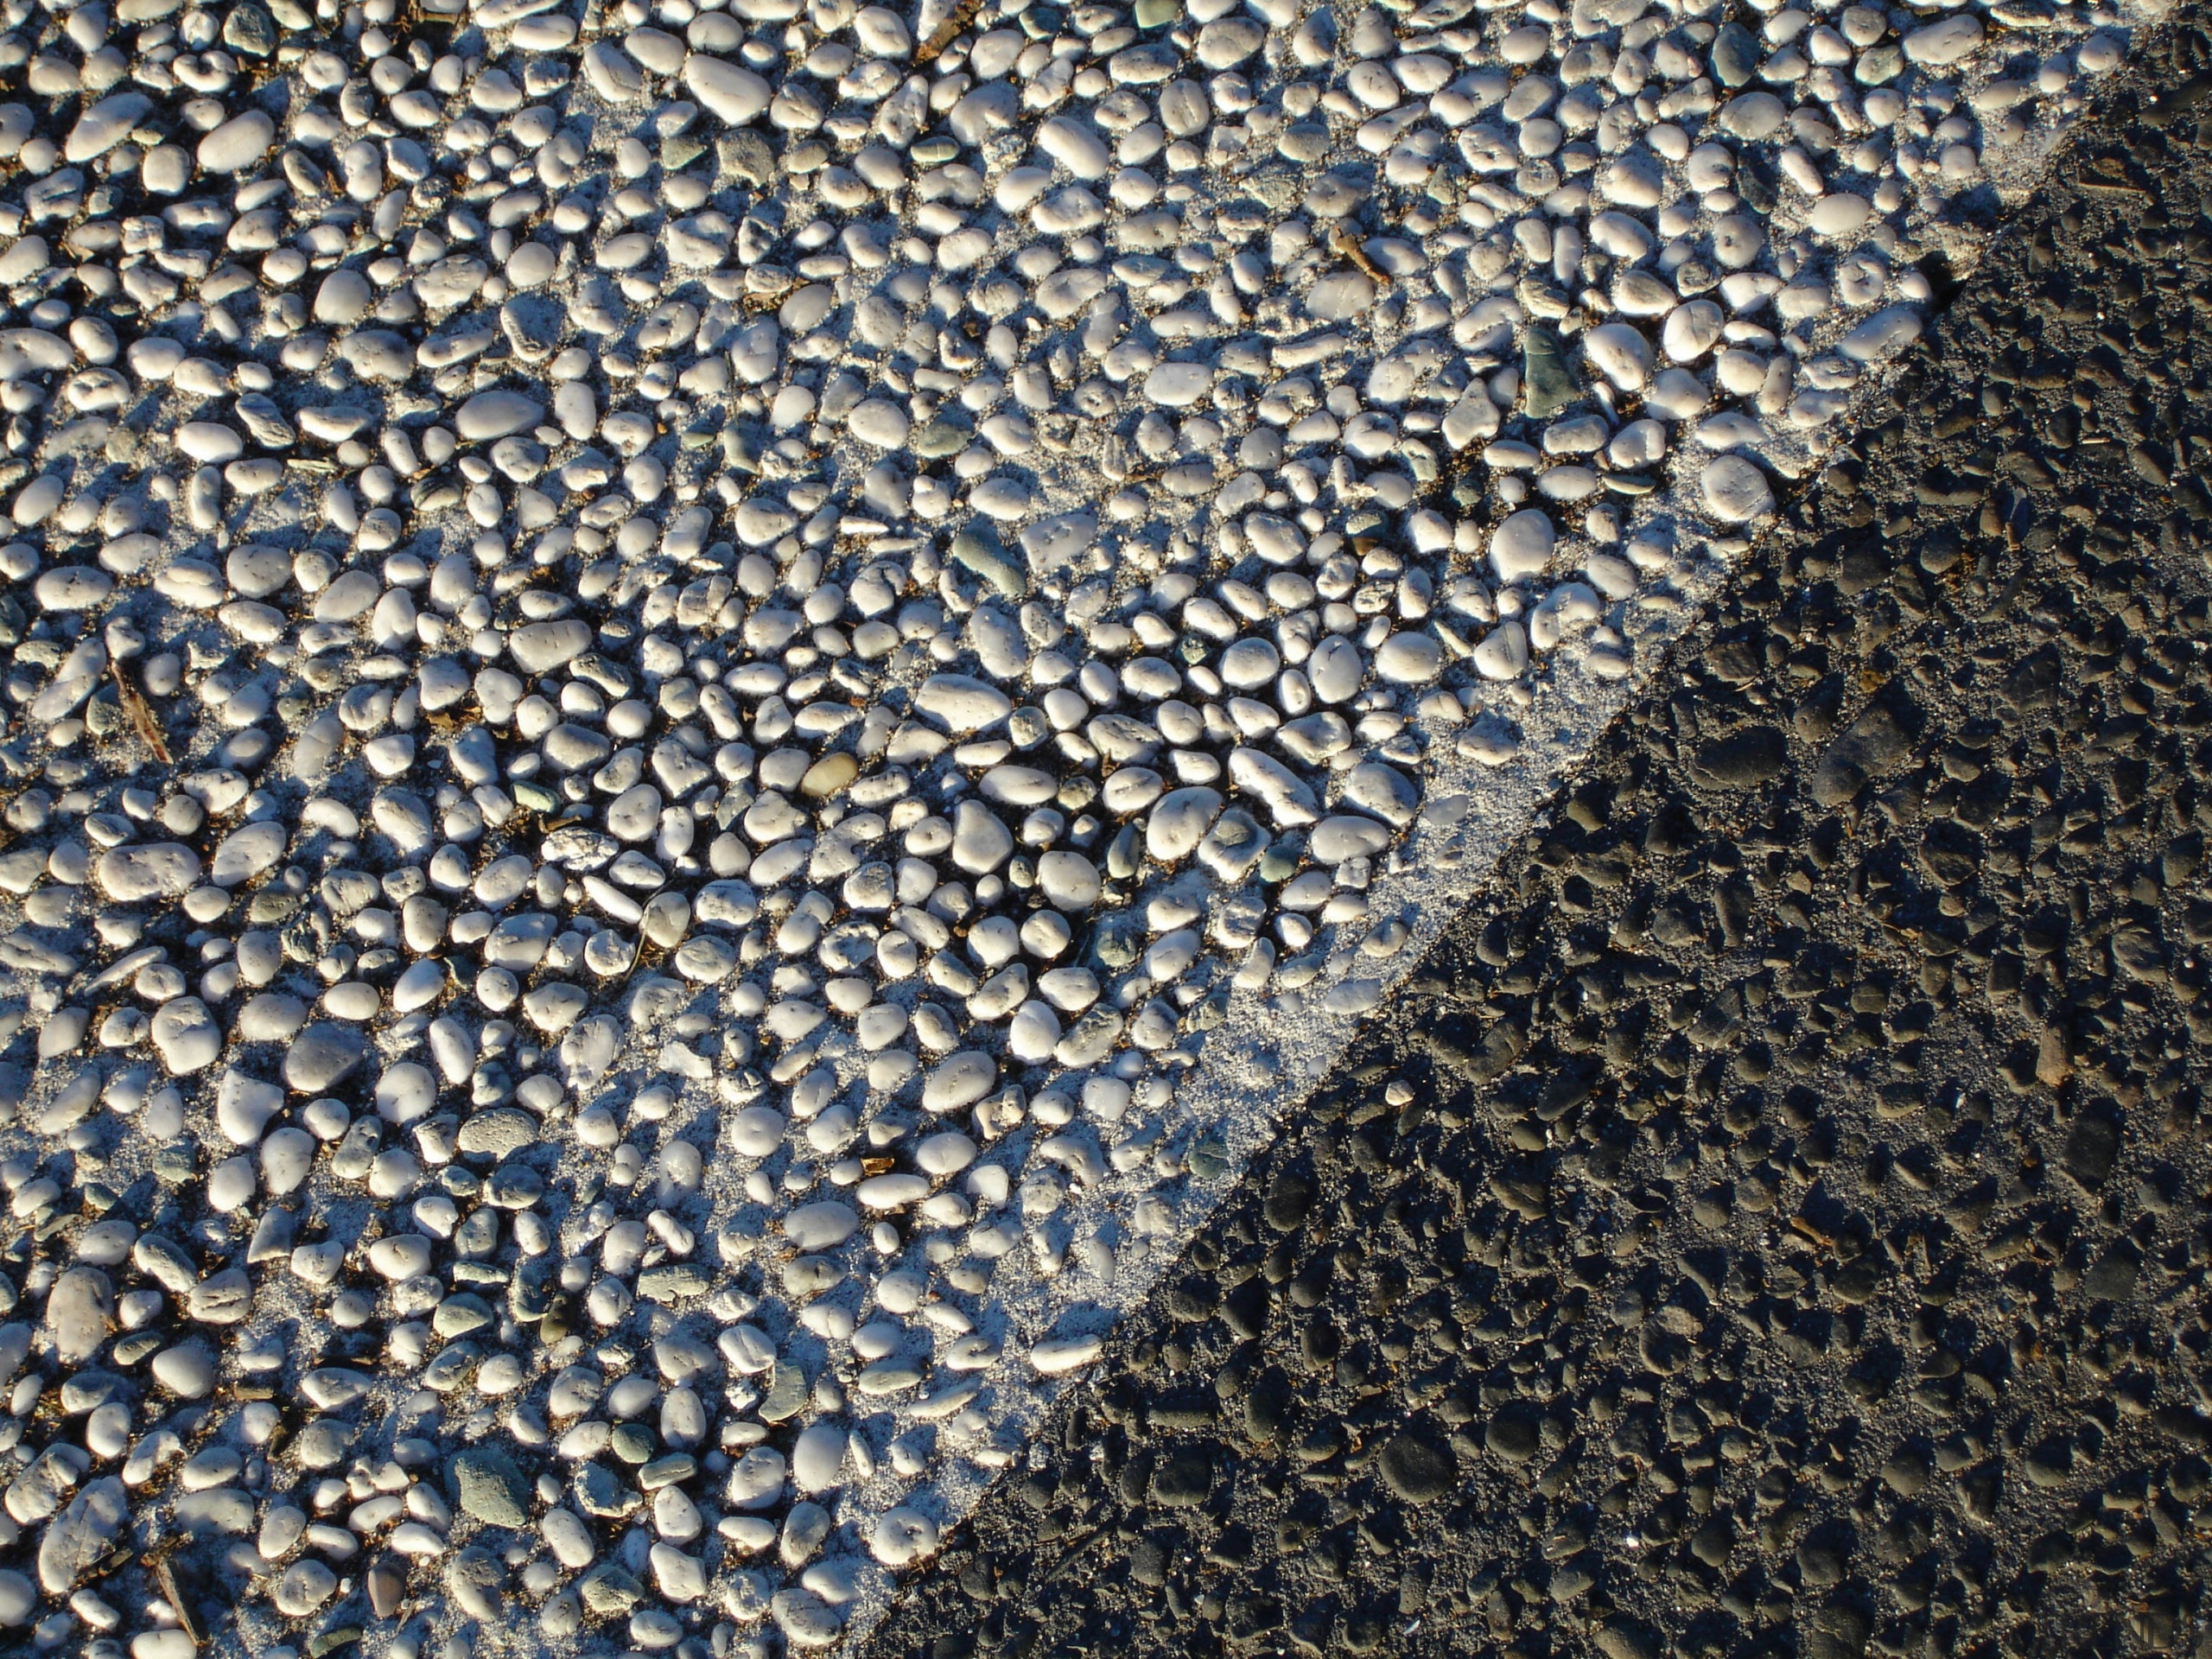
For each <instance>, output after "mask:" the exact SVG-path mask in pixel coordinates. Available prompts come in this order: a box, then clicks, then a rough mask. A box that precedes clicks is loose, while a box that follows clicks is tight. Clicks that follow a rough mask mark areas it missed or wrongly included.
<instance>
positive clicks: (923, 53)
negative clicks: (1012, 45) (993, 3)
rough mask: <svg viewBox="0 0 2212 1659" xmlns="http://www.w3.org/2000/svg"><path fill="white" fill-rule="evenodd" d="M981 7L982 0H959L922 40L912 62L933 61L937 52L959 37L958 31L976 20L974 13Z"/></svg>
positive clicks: (918, 64)
mask: <svg viewBox="0 0 2212 1659" xmlns="http://www.w3.org/2000/svg"><path fill="white" fill-rule="evenodd" d="M982 9H983V0H960V3H959V4H958V5H957V6H955V7H953V9H952V11H951V15H950V16H947V17H946V18H945V20H944V22H941V23H939V24H938V26H937V27H936V28H935V29H931V31H930V37H929V39H927V40H926V41H923V42H922V49H921V50H920V51H918V52H917V53H915V54H914V62H915V65H916V66H917V67H919V66H920V65H922V64H925V63H929V62H931V61H933V60H935V59H936V57H937V56H938V54H939V53H941V52H943V51H944V48H946V47H948V46H950V45H951V44H952V43H953V41H957V40H958V39H959V38H960V31H961V30H962V29H965V28H967V27H968V25H969V24H970V23H972V22H975V21H976V13H977V12H979V11H981V10H982Z"/></svg>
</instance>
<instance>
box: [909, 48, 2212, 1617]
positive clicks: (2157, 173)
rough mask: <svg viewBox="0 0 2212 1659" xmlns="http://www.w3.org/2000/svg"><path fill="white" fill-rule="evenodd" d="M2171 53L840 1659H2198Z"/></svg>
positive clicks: (2205, 913) (2208, 906) (2188, 557)
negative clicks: (1393, 1003)
mask: <svg viewBox="0 0 2212 1659" xmlns="http://www.w3.org/2000/svg"><path fill="white" fill-rule="evenodd" d="M2207 56H2208V52H2207V41H2206V37H2205V35H2204V34H2203V32H2202V24H2201V22H2199V21H2198V16H2197V14H2196V13H2194V12H2191V13H2185V14H2183V16H2182V17H2181V19H2180V21H2179V22H2177V26H2176V27H2175V28H2174V29H2172V30H2171V32H2170V33H2169V35H2167V36H2166V37H2165V38H2164V39H2163V40H2159V41H2153V42H2152V46H2151V49H2150V51H2149V52H2148V53H2147V54H2146V55H2145V57H2144V59H2143V60H2141V61H2140V62H2139V64H2138V65H2136V66H2135V67H2133V68H2132V69H2131V70H2130V71H2129V72H2128V73H2127V74H2126V76H2125V77H2123V78H2122V79H2121V82H2120V85H2119V86H2116V87H2115V88H2114V89H2113V92H2112V94H2111V95H2110V96H2109V97H2108V98H2107V101H2106V104H2105V105H2104V107H2103V109H2102V111H2101V113H2100V114H2099V115H2098V117H2097V118H2096V119H2095V120H2094V121H2093V122H2092V123H2090V124H2088V125H2087V126H2085V128H2084V129H2083V130H2082V131H2081V133H2080V134H2078V135H2077V137H2076V139H2075V142H2074V143H2073V145H2072V146H2071V149H2070V150H2069V153H2068V155H2067V156H2065V157H2064V158H2063V160H2062V164H2061V166H2060V168H2059V173H2058V176H2057V177H2056V179H2055V181H2054V185H2053V188H2051V189H2050V191H2049V192H2048V193H2047V194H2046V195H2045V196H2044V199H2043V200H2040V201H2039V202H2038V203H2037V205H2036V206H2035V207H2033V208H2032V209H2031V210H2030V211H2029V212H2028V213H2025V214H2024V216H2023V217H2022V218H2021V219H2019V220H2018V223H2017V224H2016V225H2015V226H2013V228H2012V230H2011V231H2010V232H2008V233H2007V234H2006V236H2005V238H2004V239H2003V240H2002V242H2001V243H2000V244H1999V246H1998V247H1997V249H1996V250H1995V251H1993V255H1992V257H1991V258H1990V259H1989V261H1988V263H1987V264H1986V266H1985V267H1984V269H1983V270H1982V272H1981V273H1980V276H1979V277H1977V278H1976V279H1975V280H1974V282H1973V283H1972V284H1971V285H1970V286H1969V287H1967V289H1966V290H1965V291H1964V292H1963V293H1962V294H1961V295H1960V296H1958V297H1957V299H1956V301H1955V303H1954V305H1953V306H1952V308H1951V309H1950V311H1949V313H1948V316H1947V318H1946V320H1945V321H1944V322H1943V324H1942V327H1941V328H1940V329H1939V330H1938V331H1936V333H1935V334H1933V335H1932V336H1931V338H1930V339H1929V341H1927V342H1926V344H1925V345H1924V346H1923V347H1922V348H1921V351H1920V353H1919V355H1918V358H1917V359H1916V362H1915V364H1914V365H1913V366H1912V367H1911V368H1910V370H1909V372H1908V373H1907V375H1906V376H1905V378H1904V379H1903V380H1902V381H1901V382H1900V383H1899V384H1898V385H1897V387H1896V389H1895V392H1894V396H1893V397H1892V399H1891V404H1890V405H1889V407H1888V408H1887V409H1886V410H1884V411H1882V412H1880V413H1879V414H1878V417H1877V419H1878V423H1877V424H1876V425H1874V426H1873V427H1872V429H1870V430H1868V431H1866V432H1865V433H1863V434H1862V435H1860V437H1859V439H1858V440H1857V441H1856V442H1854V444H1853V446H1852V447H1851V448H1850V449H1849V450H1847V451H1844V452H1840V453H1839V454H1838V456H1837V458H1836V460H1835V462H1834V465H1833V466H1832V467H1830V469H1829V470H1828V471H1827V473H1826V474H1824V475H1823V476H1822V477H1821V479H1820V480H1818V481H1817V483H1816V484H1815V485H1814V486H1811V487H1809V488H1808V490H1807V492H1806V493H1804V495H1803V496H1802V498H1801V499H1799V500H1798V501H1797V502H1796V503H1795V504H1793V505H1792V508H1791V512H1790V515H1789V517H1790V520H1791V522H1790V523H1789V524H1786V525H1784V526H1783V528H1782V529H1781V530H1780V531H1778V532H1777V534H1775V535H1773V536H1771V537H1769V538H1768V539H1767V540H1766V541H1765V542H1764V543H1763V544H1762V545H1761V546H1760V547H1759V548H1758V550H1756V551H1755V552H1754V553H1753V554H1752V555H1751V569H1749V570H1748V571H1747V572H1746V573H1745V580H1743V581H1741V582H1739V583H1738V585H1737V587H1736V588H1735V589H1734V590H1733V591H1732V594H1730V596H1729V597H1728V599H1727V600H1726V602H1725V603H1724V605H1723V606H1722V607H1721V608H1720V610H1719V612H1718V613H1715V614H1713V615H1712V616H1710V617H1709V618H1708V619H1707V621H1706V623H1705V624H1704V625H1703V626H1700V628H1699V629H1698V630H1697V631H1696V632H1694V634H1692V635H1691V636H1690V637H1689V638H1688V639H1687V640H1686V641H1685V642H1684V644H1683V645H1682V646H1681V648H1680V651H1679V652H1678V658H1677V662H1676V664H1675V672H1674V673H1673V674H1672V675H1670V676H1669V675H1662V677H1661V680H1660V682H1659V683H1660V687H1661V690H1659V691H1658V692H1657V693H1656V694H1655V695H1654V696H1652V697H1651V698H1650V699H1649V700H1648V701H1647V702H1645V703H1644V704H1643V706H1642V707H1640V708H1638V709H1636V710H1635V711H1634V713H1633V714H1632V715H1631V716H1630V720H1629V721H1628V722H1627V723H1626V724H1625V725H1624V727H1623V728H1621V729H1619V730H1618V732H1617V733H1616V734H1614V737H1613V740H1612V741H1611V742H1610V743H1609V744H1607V745H1605V746H1603V747H1601V751H1600V753H1601V756H1602V759H1601V760H1598V761H1595V762H1593V763H1592V766H1590V767H1589V769H1588V770H1587V771H1586V773H1585V775H1583V776H1581V777H1580V778H1579V779H1576V780H1574V781H1573V782H1572V783H1571V784H1570V785H1569V786H1568V787H1567V790H1566V791H1564V792H1563V794H1562V796H1561V798H1560V807H1559V810H1558V812H1557V815H1556V817H1554V819H1553V820H1552V822H1551V823H1549V825H1548V827H1547V828H1544V829H1540V830H1537V831H1535V832H1532V833H1531V835H1530V836H1529V837H1528V838H1527V840H1526V842H1525V843H1524V845H1523V848H1522V851H1521V853H1520V855H1518V856H1517V857H1516V858H1515V859H1513V860H1511V861H1509V864H1508V867H1507V868H1505V869H1503V870H1502V871H1501V873H1500V874H1499V875H1498V877H1497V880H1494V881H1493V882H1492V883H1491V886H1490V887H1488V888H1486V889H1485V890H1484V892H1483V893H1480V894H1479V895H1478V896H1477V898H1476V899H1475V900H1474V902H1473V903H1472V905H1471V908H1470V910H1469V912H1468V913H1467V915H1466V917H1465V921H1464V924H1463V925H1461V926H1460V927H1459V928H1458V929H1457V930H1456V931H1455V933H1454V934H1453V935H1452V937H1451V938H1448V939H1447V941H1446V944H1445V945H1444V946H1442V947H1441V948H1440V950H1438V951H1437V952H1436V953H1435V955H1434V957H1433V960H1432V961H1431V962H1430V963H1428V964H1427V966H1426V967H1425V969H1423V971H1422V972H1421V974H1420V975H1419V976H1417V978H1416V980H1415V986H1416V994H1415V995H1414V996H1413V997H1411V998H1409V999H1408V1001H1406V1003H1405V1004H1404V1005H1403V1006H1402V1007H1401V1008H1399V1009H1397V1010H1396V1011H1395V1014H1393V1016H1392V1017H1390V1018H1389V1019H1388V1020H1385V1021H1384V1022H1383V1024H1381V1025H1380V1026H1379V1027H1377V1028H1376V1030H1375V1031H1374V1032H1373V1033H1371V1035H1370V1037H1369V1039H1367V1040H1366V1041H1364V1042H1363V1044H1362V1045H1361V1046H1360V1047H1359V1048H1358V1049H1357V1052H1355V1054H1354V1055H1353V1056H1352V1058H1351V1059H1350V1060H1349V1061H1348V1062H1347V1065H1346V1066H1345V1068H1344V1071H1343V1072H1342V1073H1341V1074H1340V1075H1339V1076H1338V1077H1337V1078H1336V1079H1335V1081H1334V1083H1333V1084H1332V1086H1331V1087H1330V1088H1328V1089H1326V1090H1325V1091H1324V1092H1323V1094H1322V1096H1320V1097H1319V1099H1318V1100H1316V1101H1315V1102H1314V1103H1313V1105H1312V1107H1311V1108H1310V1109H1309V1110H1308V1111H1306V1113H1305V1114H1304V1115H1303V1117H1302V1121H1300V1122H1298V1123H1297V1124H1296V1125H1295V1126H1294V1128H1293V1129H1292V1130H1291V1132H1290V1133H1289V1134H1288V1135H1287V1136H1286V1138H1285V1139H1284V1141H1282V1143H1281V1146H1280V1147H1278V1148H1277V1149H1276V1151H1275V1152H1274V1154H1273V1155H1272V1156H1270V1157H1269V1158H1268V1160H1266V1161H1265V1162H1264V1163H1263V1165H1262V1166H1261V1167H1259V1168H1258V1169H1257V1170H1255V1174H1254V1177H1253V1179H1252V1180H1251V1182H1250V1184H1249V1189H1248V1191H1247V1192H1246V1194H1245V1195H1244V1197H1243V1198H1242V1199H1241V1201H1239V1202H1237V1203H1235V1204H1233V1205H1230V1206H1229V1207H1227V1208H1226V1209H1224V1211H1223V1212H1222V1213H1221V1215H1220V1216H1219V1217H1218V1218H1217V1223H1216V1224H1215V1225H1214V1226H1213V1228H1212V1229H1211V1231H1210V1233H1209V1234H1208V1235H1207V1236H1205V1237H1203V1238H1201V1239H1200V1240H1198V1242H1197V1243H1194V1245H1193V1246H1192V1249H1191V1251H1190V1254H1189V1256H1188V1258H1187V1261H1186V1262H1185V1268H1184V1270H1183V1271H1181V1272H1180V1273H1179V1274H1172V1275H1170V1277H1169V1279H1168V1280H1167V1281H1166V1287H1165V1288H1164V1290H1163V1292H1162V1294H1160V1296H1159V1297H1157V1298H1156V1299H1155V1301H1154V1306H1151V1307H1150V1308H1148V1309H1147V1310H1146V1312H1145V1313H1143V1315H1141V1317H1139V1318H1138V1319H1135V1320H1133V1321H1131V1322H1130V1323H1129V1325H1127V1326H1126V1327H1125V1328H1124V1330H1123V1332H1122V1335H1121V1337H1120V1338H1119V1339H1118V1341H1117V1344H1116V1347H1115V1349H1114V1350H1113V1351H1112V1352H1111V1353H1110V1355H1109V1361H1108V1363H1106V1364H1105V1365H1104V1366H1103V1367H1102V1368H1101V1371H1100V1374H1099V1375H1098V1376H1097V1377H1096V1379H1095V1381H1094V1382H1093V1383H1091V1384H1090V1386H1087V1387H1086V1388H1085V1389H1083V1390H1082V1391H1081V1392H1080V1394H1079V1395H1078V1397H1077V1398H1076V1399H1075V1400H1074V1401H1073V1402H1071V1405H1069V1406H1068V1407H1066V1408H1064V1409H1063V1411H1062V1413H1061V1414H1060V1417H1059V1420H1058V1422H1057V1424H1056V1426H1055V1427H1054V1430H1053V1432H1052V1433H1049V1434H1048V1435H1046V1437H1044V1438H1043V1439H1042V1440H1040V1441H1039V1444H1038V1446H1036V1448H1035V1450H1034V1451H1033V1454H1032V1456H1031V1459H1030V1462H1029V1466H1028V1468H1027V1471H1015V1472H1014V1475H1012V1476H1011V1477H1010V1478H1009V1480H1008V1482H1007V1489H1006V1490H1005V1493H1004V1498H1003V1501H1001V1502H996V1503H991V1504H988V1505H987V1507H986V1510H985V1512H984V1513H983V1515H982V1517H981V1519H980V1520H979V1521H978V1522H976V1523H974V1524H972V1525H971V1526H970V1527H969V1529H965V1530H963V1533H962V1534H960V1535H957V1537H956V1538H955V1539H953V1540H952V1541H951V1542H950V1547H949V1548H948V1550H947V1552H946V1554H945V1555H944V1558H943V1560H942V1561H941V1563H940V1565H939V1568H938V1571H937V1572H936V1573H933V1574H931V1575H929V1576H928V1577H926V1578H925V1579H924V1580H922V1581H921V1582H920V1583H918V1585H916V1586H914V1589H913V1592H912V1598H911V1599H910V1600H909V1602H908V1603H907V1604H906V1606H905V1607H904V1609H903V1611H902V1613H901V1614H900V1615H899V1616H898V1617H896V1618H893V1620H891V1621H889V1622H887V1624H886V1625H885V1626H884V1627H883V1628H882V1629H881V1630H880V1631H879V1633H878V1636H877V1638H876V1641H875V1644H874V1651H875V1652H877V1653H879V1654H881V1655H884V1656H892V1655H902V1656H903V1655H909V1654H918V1655H928V1656H931V1659H965V1656H969V1655H971V1654H988V1655H999V1654H1020V1653H1038V1654H1045V1653H1052V1654H1061V1653H1083V1654H1097V1655H1109V1654H1113V1655H1119V1654H1162V1653H1176V1654H1211V1653H1215V1652H1219V1651H1229V1652H1262V1653H1279V1654H1280V1653H1296V1654H1319V1653H1334V1652H1339V1651H1344V1652H1355V1653H1358V1652H1369V1651H1377V1650H1388V1651H1399V1652H1406V1653H1433V1654H1455V1655H1456V1654H1478V1653H1479V1654H1489V1653H1504V1654H1519V1655H1524V1656H1529V1659H1535V1656H1546V1655H1567V1654H1578V1653H1585V1652H1595V1653H1599V1654H1602V1655H1605V1656H1607V1659H1656V1656H1659V1655H1662V1654H1682V1655H1694V1656H1706V1655H1733V1654H1746V1653H1762V1652H1777V1653H1778V1652H1788V1651H1790V1650H1792V1649H1795V1650H1796V1652H1798V1653H1801V1654H1803V1655H1808V1656H1817V1659H1857V1656H1861V1655H1864V1654H1866V1653H1870V1652H1871V1653H1875V1654H1880V1655H1883V1656H1897V1655H1905V1654H1914V1655H1920V1654H1926V1655H1930V1656H1953V1655H1974V1656H1982V1655H2000V1654H2001V1655H2006V1656H2014V1655H2018V1656H2025V1655H2039V1654H2057V1653H2074V1654H2120V1653H2139V1652H2162V1651H2183V1652H2186V1651H2190V1650H2191V1649H2194V1650H2195V1651H2196V1652H2198V1653H2202V1652H2203V1651H2205V1649H2204V1648H2203V1646H2202V1642H2203V1640H2204V1637H2202V1635H2201V1634H2200V1633H2201V1632H2202V1630H2203V1629H2204V1618H2205V1616H2206V1613H2207V1611H2212V1610H2208V1609H2207V1608H2206V1607H2205V1606H2204V1605H2203V1599H2202V1598H2203V1587H2204V1574H2205V1567H2204V1563H2205V1560H2206V1552H2205V1535H2206V1528H2205V1522H2206V1519H2207V1517H2208V1516H2212V1470H2208V1466H2207V1463H2206V1459H2205V1455H2204V1453H2205V1448H2206V1446H2207V1443H2208V1441H2209V1440H2212V1416H2208V1415H2207V1411H2208V1407H2212V1399H2208V1393H2207V1390H2208V1387H2212V1370H2208V1368H2207V1364H2206V1357H2205V1350H2206V1344H2207V1336H2208V1331H2212V1300H2208V1297H2207V1294H2206V1267H2207V1264H2208V1262H2212V1228H2208V1215H2207V1210H2206V1201H2207V1191H2206V1189H2207V1185H2208V1181H2212V1160H2208V1159H2207V1156H2206V1149H2205V1128H2204V1124H2203V1122H2202V1118H2201V1117H2200V1116H2199V1113H2200V1110H2201V1109H2202V1097H2201V1084H2202V1077H2203V1072H2204V1047H2203V1045H2204V1044H2205V1043H2207V1042H2208V1041H2212V992H2208V982H2209V981H2212V962H2208V959H2207V956H2206V953H2205V945H2206V944H2207V943H2208V942H2212V903H2208V902H2207V901H2206V898H2205V891H2206V890H2205V887H2204V883H2203V880H2202V856H2203V839H2204V830H2205V829H2206V828H2207V826H2208V824H2212V788H2208V785H2207V782H2206V779H2205V778H2204V775H2203V774H2204V772H2205V769H2206V766H2207V763H2208V760H2212V755H2209V754H2208V753H2207V741H2206V734H2207V728H2208V725H2212V652H2208V643H2212V612H2208V604H2207V598H2206V589H2207V582H2206V561H2205V550H2206V548H2207V546H2208V545H2212V540H2209V539H2208V522H2207V521H2208V518H2212V506H2208V502H2207V498H2206V494H2205V489H2204V484H2203V476H2204V473H2205V471H2206V469H2207V466H2208V462H2212V411H2208V408H2207V403H2206V400H2207V398H2208V397H2209V396H2212V391H2209V390H2208V378H2212V330H2208V327H2207V320H2206V315H2205V313H2206V311H2207V309H2208V300H2209V299H2212V281H2208V278H2209V277H2212V231H2209V230H2208V227H2207V225H2206V222H2205V219H2204V213H2205V212H2206V209H2207V208H2208V207H2212V194H2208V192H2212V127H2208V126H2206V125H2203V124H2201V123H2200V117H2201V116H2202V115H2203V114H2205V113H2207V112H2208V111H2212V105H2202V106H2200V105H2197V104H2196V102H2194V100H2196V99H2200V98H2202V95H2203V93H2204V91H2205V80H2204V79H2203V77H2204V73H2205V71H2206V68H2207Z"/></svg>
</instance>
